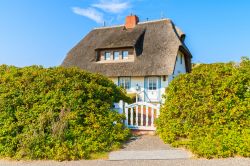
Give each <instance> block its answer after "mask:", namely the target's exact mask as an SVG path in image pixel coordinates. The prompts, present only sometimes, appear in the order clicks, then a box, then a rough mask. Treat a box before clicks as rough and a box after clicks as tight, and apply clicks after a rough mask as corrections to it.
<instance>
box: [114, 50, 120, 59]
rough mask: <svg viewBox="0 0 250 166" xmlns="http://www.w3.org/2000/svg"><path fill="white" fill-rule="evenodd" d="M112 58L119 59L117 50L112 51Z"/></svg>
mask: <svg viewBox="0 0 250 166" xmlns="http://www.w3.org/2000/svg"><path fill="white" fill-rule="evenodd" d="M114 60H119V52H118V51H115V52H114Z"/></svg>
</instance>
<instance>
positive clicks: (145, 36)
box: [62, 19, 192, 77]
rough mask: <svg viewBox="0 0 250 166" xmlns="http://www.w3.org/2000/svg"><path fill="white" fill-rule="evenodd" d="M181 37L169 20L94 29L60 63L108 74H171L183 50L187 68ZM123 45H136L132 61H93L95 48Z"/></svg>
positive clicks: (185, 53) (189, 57) (184, 47)
mask: <svg viewBox="0 0 250 166" xmlns="http://www.w3.org/2000/svg"><path fill="white" fill-rule="evenodd" d="M183 36H185V35H184V33H182V32H181V30H180V29H179V28H176V27H175V25H174V24H173V23H172V21H171V20H168V19H163V20H159V21H152V22H145V23H139V24H138V25H137V26H136V27H135V28H133V29H128V30H127V29H125V28H124V26H117V27H105V28H99V29H94V30H92V31H91V32H90V33H89V34H88V35H87V36H86V37H85V38H84V39H82V40H81V41H80V42H79V43H78V44H77V45H76V46H75V47H74V48H73V49H72V50H70V52H69V53H68V55H67V57H66V58H65V59H64V61H63V63H62V66H65V67H71V66H77V67H80V68H82V69H85V70H88V71H90V72H95V73H101V74H104V75H106V76H110V77H113V76H150V75H171V74H172V73H173V70H174V65H175V61H176V56H177V53H178V51H182V52H183V53H184V55H185V58H186V60H185V61H186V63H187V66H186V68H187V71H190V70H191V57H192V56H191V54H190V52H189V51H188V49H187V48H186V46H185V45H184V44H183V42H182V40H181V38H182V37H183ZM126 47H133V48H135V50H136V53H137V55H136V57H135V60H134V62H120V63H97V62H96V50H99V49H100V50H101V49H107V48H126Z"/></svg>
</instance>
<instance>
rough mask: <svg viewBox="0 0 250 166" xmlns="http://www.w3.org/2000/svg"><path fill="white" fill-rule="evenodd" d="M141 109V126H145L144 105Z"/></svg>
mask: <svg viewBox="0 0 250 166" xmlns="http://www.w3.org/2000/svg"><path fill="white" fill-rule="evenodd" d="M140 107H141V126H143V118H144V117H143V112H144V106H143V105H141V106H140Z"/></svg>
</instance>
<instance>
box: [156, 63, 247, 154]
mask: <svg viewBox="0 0 250 166" xmlns="http://www.w3.org/2000/svg"><path fill="white" fill-rule="evenodd" d="M165 98H166V102H165V104H164V105H163V107H162V109H161V114H160V117H159V119H158V121H157V127H158V128H157V133H158V134H159V135H160V137H161V138H162V139H163V140H164V141H165V142H167V143H171V144H172V145H174V146H184V147H186V148H188V149H190V150H191V151H192V152H193V153H195V154H197V156H199V157H206V158H213V157H230V156H236V155H239V156H245V157H250V60H249V59H247V58H243V59H242V62H241V63H240V64H235V63H227V64H222V63H221V64H207V65H206V64H202V65H199V66H197V67H195V68H194V70H193V71H192V73H189V74H185V75H180V76H179V77H177V78H176V79H175V80H173V81H172V82H171V83H170V86H169V87H168V88H167V90H166V96H165Z"/></svg>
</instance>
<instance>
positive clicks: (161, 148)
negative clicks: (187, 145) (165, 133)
mask: <svg viewBox="0 0 250 166" xmlns="http://www.w3.org/2000/svg"><path fill="white" fill-rule="evenodd" d="M191 156H192V154H191V153H189V152H187V151H185V150H182V149H178V148H173V147H171V146H170V145H168V144H164V143H163V141H162V140H160V138H159V137H158V136H153V135H142V136H137V137H135V138H134V139H132V140H130V141H129V142H128V143H127V144H125V146H124V148H123V149H122V150H120V151H115V152H111V153H110V154H109V160H175V159H184V160H185V159H189V158H190V157H191Z"/></svg>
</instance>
